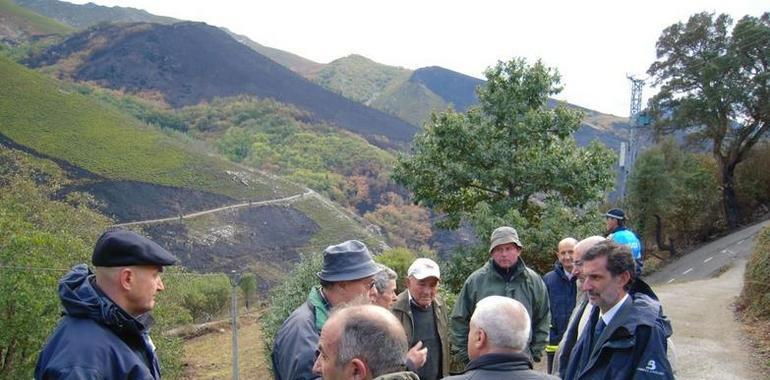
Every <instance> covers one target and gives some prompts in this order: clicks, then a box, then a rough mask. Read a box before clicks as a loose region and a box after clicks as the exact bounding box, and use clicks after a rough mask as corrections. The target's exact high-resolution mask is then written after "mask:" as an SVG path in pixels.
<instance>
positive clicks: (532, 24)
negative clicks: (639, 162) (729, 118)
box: [68, 0, 770, 116]
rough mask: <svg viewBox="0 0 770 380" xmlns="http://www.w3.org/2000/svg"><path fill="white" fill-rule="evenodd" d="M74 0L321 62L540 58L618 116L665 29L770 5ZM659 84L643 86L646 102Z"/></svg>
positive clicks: (676, 0)
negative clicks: (211, 29) (210, 29)
mask: <svg viewBox="0 0 770 380" xmlns="http://www.w3.org/2000/svg"><path fill="white" fill-rule="evenodd" d="M68 1H70V2H73V3H78V4H83V3H86V2H94V3H96V4H99V5H106V6H115V5H117V6H123V7H133V8H138V9H144V10H146V11H148V12H150V13H153V14H156V15H161V16H170V17H174V18H178V19H184V20H193V21H203V22H206V23H207V24H210V25H214V26H220V27H226V28H228V29H230V30H231V31H233V32H235V33H238V34H243V35H246V36H247V37H249V38H251V39H252V40H254V41H255V42H258V43H260V44H262V45H266V46H270V47H274V48H277V49H281V50H285V51H289V52H291V53H294V54H298V55H300V56H302V57H305V58H308V59H311V60H313V61H316V62H321V63H328V62H330V61H333V60H335V59H337V58H341V57H344V56H347V55H350V54H360V55H363V56H365V57H367V58H369V59H372V60H374V61H376V62H379V63H382V64H386V65H391V66H401V67H405V68H408V69H418V68H421V67H426V66H441V67H444V68H447V69H451V70H454V71H458V72H460V73H463V74H466V75H471V76H474V77H477V78H482V79H483V78H484V70H485V69H486V68H488V67H490V66H494V65H495V64H496V63H497V62H498V61H507V60H510V59H512V58H514V57H524V58H526V59H527V60H528V61H529V62H534V61H535V60H538V59H540V60H542V61H543V63H544V64H546V65H547V66H550V67H554V68H556V69H557V70H558V71H559V73H560V74H561V79H562V86H563V87H564V90H563V91H562V92H561V93H560V94H558V95H557V96H555V97H556V98H557V99H561V100H566V101H568V102H570V103H573V104H577V105H580V106H583V107H587V108H590V109H593V110H596V111H600V112H604V113H610V114H614V115H618V116H628V113H629V109H630V104H629V102H630V98H631V84H630V81H629V80H628V79H627V76H628V75H633V76H635V77H639V78H644V77H646V75H645V73H646V71H647V68H648V67H649V66H650V64H651V63H652V62H654V61H655V59H656V57H655V43H656V41H657V40H658V38H659V37H660V34H661V32H662V31H663V29H665V28H666V27H668V26H670V25H671V24H674V23H676V22H680V21H682V22H686V21H687V19H688V18H689V16H691V15H692V14H694V13H698V12H702V11H707V12H715V13H727V14H729V15H731V16H732V17H733V19H734V20H736V21H737V20H738V19H740V18H741V17H743V16H744V15H752V16H760V15H761V14H762V13H763V12H767V11H770V1H767V0H765V1H758V0H730V1H726V0H647V1H635V2H630V1H623V0H607V1H591V0H585V1H574V0H572V1H561V0H560V1H549V0H540V1H510V0H509V1H504V0H497V1H493V0H472V1H471V0H466V1H455V0H442V1H436V0H388V1H366V0H272V1H259V0H257V1H246V0H240V1H239V0H216V1H212V0H90V1H88V0H85V1H84V0H68ZM655 91H656V90H655V89H654V88H650V87H645V88H644V91H643V99H644V104H646V101H647V98H649V97H650V96H651V95H653V94H654V93H655ZM644 104H643V105H644Z"/></svg>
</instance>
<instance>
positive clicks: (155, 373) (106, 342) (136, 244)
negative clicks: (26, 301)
mask: <svg viewBox="0 0 770 380" xmlns="http://www.w3.org/2000/svg"><path fill="white" fill-rule="evenodd" d="M91 261H92V263H93V265H94V267H95V269H94V272H91V271H90V270H89V268H88V266H86V264H79V265H76V266H75V267H74V268H73V269H72V271H71V272H69V273H68V274H66V275H65V276H64V277H63V278H62V279H61V280H60V281H59V297H60V298H61V302H62V306H63V307H64V316H63V317H62V319H61V320H60V321H59V325H58V326H57V327H56V330H54V332H53V334H52V335H51V336H50V337H49V338H48V341H47V342H46V345H45V346H44V347H43V350H42V351H41V352H40V355H39V356H38V361H37V366H36V367H35V379H160V366H159V364H158V357H157V355H156V354H155V346H154V345H153V343H152V340H150V335H149V329H150V327H151V326H152V323H153V320H152V316H151V315H150V314H149V311H151V310H152V309H153V307H154V306H155V295H156V294H157V293H158V292H161V291H163V289H164V287H163V281H162V280H161V278H160V274H161V272H163V267H164V266H167V265H173V264H174V263H175V262H176V258H175V257H174V256H173V255H171V254H170V253H169V252H168V251H166V250H165V249H163V248H162V247H161V246H159V245H158V244H156V243H154V242H153V241H151V240H149V239H147V238H145V237H143V236H141V235H138V234H136V233H134V232H131V231H123V230H113V231H107V232H105V233H104V234H102V236H101V237H100V238H99V240H98V241H97V242H96V246H95V247H94V252H93V256H92V257H91Z"/></svg>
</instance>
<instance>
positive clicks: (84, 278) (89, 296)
mask: <svg viewBox="0 0 770 380" xmlns="http://www.w3.org/2000/svg"><path fill="white" fill-rule="evenodd" d="M59 298H61V302H62V306H63V307H64V313H65V314H66V315H68V316H70V317H73V318H88V319H91V320H93V321H95V322H97V323H99V324H102V325H104V326H107V327H108V328H109V329H110V330H112V331H114V332H115V333H116V334H118V335H122V336H125V335H129V336H137V335H142V334H146V333H147V331H148V330H149V328H150V327H151V326H152V324H153V322H154V320H153V319H152V316H150V314H149V313H146V314H143V315H140V316H137V317H133V316H131V315H130V314H128V312H126V311H125V310H123V308H121V307H120V306H118V305H117V304H116V303H115V302H113V301H112V299H110V297H108V296H107V295H106V294H104V292H102V290H101V289H99V287H98V286H97V285H96V279H95V276H94V274H93V272H91V270H90V269H89V268H88V266H87V265H86V264H79V265H76V266H75V267H73V268H72V271H70V272H69V273H67V274H66V275H65V276H64V277H63V278H62V279H61V281H59Z"/></svg>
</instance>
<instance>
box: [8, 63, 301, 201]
mask: <svg viewBox="0 0 770 380" xmlns="http://www.w3.org/2000/svg"><path fill="white" fill-rule="evenodd" d="M0 133H3V134H5V135H6V136H8V137H9V138H10V139H12V140H14V141H15V142H17V143H19V144H21V145H25V146H27V147H29V148H32V149H34V150H36V151H38V152H41V153H44V154H47V155H50V156H53V157H56V158H59V159H62V160H65V161H68V162H70V163H71V164H73V165H76V166H80V167H82V168H84V169H86V170H89V171H91V172H94V173H96V174H99V175H102V176H105V177H108V178H110V179H116V180H134V181H142V182H148V183H156V184H162V185H168V186H178V187H184V188H189V189H197V190H203V191H208V192H213V193H218V194H222V195H227V196H230V197H233V198H237V199H252V200H261V199H271V198H275V197H281V196H287V195H292V194H296V193H298V192H301V189H300V188H299V187H298V186H294V185H292V184H289V183H288V182H285V181H276V180H275V179H272V178H271V179H269V180H268V179H266V178H261V177H262V176H261V175H259V174H257V173H255V172H249V173H245V174H244V172H245V170H243V169H240V168H238V167H237V166H236V165H233V164H231V163H228V162H226V161H225V160H223V159H219V158H217V157H213V156H212V155H210V154H207V153H206V152H200V151H197V150H196V149H194V147H191V146H190V145H188V144H185V143H184V142H183V141H181V140H179V139H174V138H173V137H171V136H169V135H167V134H163V133H161V132H159V131H158V130H156V129H154V128H152V127H150V126H148V125H146V124H144V123H142V122H140V121H139V120H137V119H136V118H134V117H132V116H129V115H127V114H125V113H123V112H121V111H120V110H118V109H117V108H115V107H109V106H106V105H104V104H103V103H100V102H97V101H95V100H93V99H90V98H88V97H87V96H85V95H82V94H80V93H78V92H77V91H75V90H70V89H69V86H67V85H66V84H64V83H60V82H57V81H55V80H53V79H50V78H48V77H46V76H44V75H42V74H40V73H37V72H34V71H32V70H29V69H26V68H24V67H23V66H21V65H18V64H16V63H14V62H12V61H10V60H8V59H7V58H4V57H0ZM228 172H230V173H228ZM232 173H241V175H246V176H248V177H250V179H251V180H249V181H247V184H245V183H244V182H243V181H241V180H240V178H237V177H236V176H234V175H233V174H232Z"/></svg>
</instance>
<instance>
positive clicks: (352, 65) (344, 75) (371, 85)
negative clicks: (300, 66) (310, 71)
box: [310, 54, 411, 105]
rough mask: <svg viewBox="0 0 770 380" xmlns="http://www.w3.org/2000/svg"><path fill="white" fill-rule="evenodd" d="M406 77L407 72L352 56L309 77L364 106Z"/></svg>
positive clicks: (326, 66)
mask: <svg viewBox="0 0 770 380" xmlns="http://www.w3.org/2000/svg"><path fill="white" fill-rule="evenodd" d="M410 75H411V71H410V70H407V69H404V68H401V67H394V66H387V65H383V64H381V63H377V62H374V61H372V60H370V59H369V58H366V57H364V56H361V55H357V54H353V55H349V56H347V57H344V58H340V59H336V60H334V61H332V62H329V63H328V64H326V65H325V66H324V67H323V68H322V69H321V70H320V71H319V72H318V73H316V74H315V75H313V76H311V77H310V78H311V79H312V80H313V81H314V82H316V83H318V84H320V85H322V86H324V87H326V88H328V89H331V90H332V91H334V92H336V93H338V94H340V95H342V96H344V97H346V98H349V99H353V100H355V101H357V102H359V103H364V104H367V105H368V104H371V103H372V102H374V101H375V100H376V99H378V98H379V97H381V96H384V95H386V94H387V93H388V92H389V91H390V89H392V88H394V87H396V86H398V85H400V84H401V83H403V82H404V81H405V80H406V79H407V78H409V76H410Z"/></svg>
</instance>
